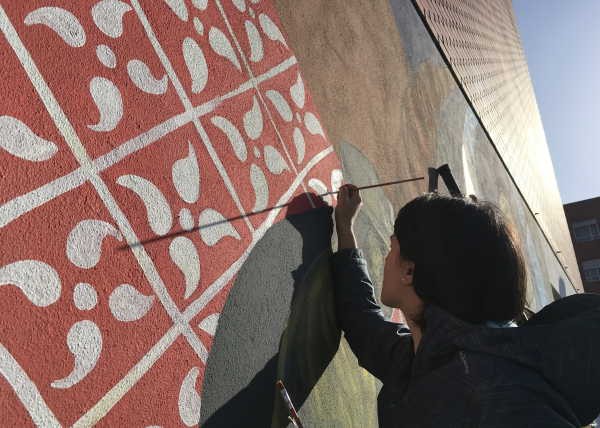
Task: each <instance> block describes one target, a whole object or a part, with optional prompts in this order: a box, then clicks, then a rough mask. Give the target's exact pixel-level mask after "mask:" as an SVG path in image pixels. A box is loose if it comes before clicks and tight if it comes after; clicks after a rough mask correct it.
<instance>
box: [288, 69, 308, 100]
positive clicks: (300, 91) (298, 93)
mask: <svg viewBox="0 0 600 428" xmlns="http://www.w3.org/2000/svg"><path fill="white" fill-rule="evenodd" d="M290 95H291V96H292V100H294V104H296V106H298V108H304V103H305V102H306V93H305V92H304V82H303V81H302V76H300V74H298V80H297V81H296V83H294V84H293V85H292V87H291V88H290Z"/></svg>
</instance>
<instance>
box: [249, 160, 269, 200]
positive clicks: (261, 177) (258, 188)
mask: <svg viewBox="0 0 600 428" xmlns="http://www.w3.org/2000/svg"><path fill="white" fill-rule="evenodd" d="M250 183H251V184H252V188H253V189H254V195H255V200H254V208H252V212H257V211H262V210H264V209H265V208H267V204H268V203H269V183H268V182H267V179H266V177H265V173H264V172H263V171H262V169H260V167H259V166H258V165H255V164H252V165H250Z"/></svg>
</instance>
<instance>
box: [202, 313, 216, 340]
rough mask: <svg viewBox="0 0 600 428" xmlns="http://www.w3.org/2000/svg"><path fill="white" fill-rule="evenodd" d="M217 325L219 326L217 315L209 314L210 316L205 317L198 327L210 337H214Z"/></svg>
mask: <svg viewBox="0 0 600 428" xmlns="http://www.w3.org/2000/svg"><path fill="white" fill-rule="evenodd" d="M218 324H219V314H211V315H209V316H207V317H206V318H204V319H203V320H202V321H201V322H200V324H199V325H198V327H200V328H201V329H202V330H204V331H205V332H207V333H208V334H210V335H211V336H214V335H215V333H216V332H217V325H218Z"/></svg>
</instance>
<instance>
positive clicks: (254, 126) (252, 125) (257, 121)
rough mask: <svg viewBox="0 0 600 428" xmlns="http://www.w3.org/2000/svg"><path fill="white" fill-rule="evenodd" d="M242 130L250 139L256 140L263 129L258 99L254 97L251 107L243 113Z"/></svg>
mask: <svg viewBox="0 0 600 428" xmlns="http://www.w3.org/2000/svg"><path fill="white" fill-rule="evenodd" d="M244 130H245V131H246V135H248V137H249V138H250V139H251V140H256V139H257V138H258V137H260V135H261V134H262V131H263V116H262V112H261V110H260V104H259V103H258V99H257V98H256V97H254V100H253V101H252V108H251V109H250V111H248V112H247V113H246V114H244Z"/></svg>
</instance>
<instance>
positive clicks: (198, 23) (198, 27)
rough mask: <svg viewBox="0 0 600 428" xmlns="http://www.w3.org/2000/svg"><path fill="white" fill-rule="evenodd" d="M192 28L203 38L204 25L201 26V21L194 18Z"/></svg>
mask: <svg viewBox="0 0 600 428" xmlns="http://www.w3.org/2000/svg"><path fill="white" fill-rule="evenodd" d="M194 28H195V29H196V32H197V33H198V34H200V35H201V36H204V24H202V21H200V18H198V17H197V16H195V17H194Z"/></svg>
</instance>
